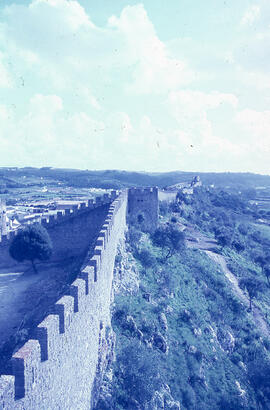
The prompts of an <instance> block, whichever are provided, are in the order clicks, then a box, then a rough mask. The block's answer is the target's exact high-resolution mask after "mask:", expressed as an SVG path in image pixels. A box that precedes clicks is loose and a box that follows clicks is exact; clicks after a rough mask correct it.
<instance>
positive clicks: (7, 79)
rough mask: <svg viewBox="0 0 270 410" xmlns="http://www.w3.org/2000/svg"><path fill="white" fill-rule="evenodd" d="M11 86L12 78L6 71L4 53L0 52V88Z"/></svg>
mask: <svg viewBox="0 0 270 410" xmlns="http://www.w3.org/2000/svg"><path fill="white" fill-rule="evenodd" d="M11 87H12V78H11V75H10V73H9V72H8V70H7V68H6V65H5V62H4V54H3V53H0V88H11Z"/></svg>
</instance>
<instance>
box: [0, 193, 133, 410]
mask: <svg viewBox="0 0 270 410" xmlns="http://www.w3.org/2000/svg"><path fill="white" fill-rule="evenodd" d="M112 199H114V201H113V202H112V203H111V205H110V206H109V209H108V212H107V217H106V219H105V221H104V223H103V225H102V227H101V229H100V231H99V234H98V237H97V239H96V242H95V247H94V251H92V252H91V254H88V255H87V256H86V258H85V262H84V265H83V268H82V270H81V272H80V274H79V275H78V278H77V279H76V280H75V281H74V282H73V283H72V284H71V286H70V288H69V292H68V294H67V295H65V296H63V297H61V298H60V299H59V300H58V301H57V302H56V304H55V306H54V308H53V310H52V312H51V313H50V314H49V315H48V316H47V317H46V318H45V319H44V320H43V321H42V322H41V323H40V324H39V325H38V326H37V328H36V330H35V332H34V336H33V337H32V339H30V340H28V341H27V342H26V343H25V345H24V346H23V347H22V348H20V349H19V350H18V351H17V352H16V353H15V354H13V356H12V368H13V372H12V373H13V374H12V375H2V376H1V377H0V409H25V408H27V409H28V410H31V409H33V410H34V409H37V408H40V409H41V408H46V409H56V408H58V409H89V408H90V406H91V401H92V400H93V399H92V389H93V385H94V380H95V377H96V375H95V370H96V367H97V366H98V361H99V354H100V349H101V346H103V347H102V348H103V349H104V348H106V346H105V345H106V343H107V342H108V340H109V337H108V329H109V328H110V303H111V286H112V277H113V266H114V258H115V255H116V249H117V243H118V241H119V237H121V236H123V235H124V230H125V226H126V225H125V223H126V205H127V194H126V192H123V193H121V195H120V196H118V197H117V198H116V192H115V191H114V192H113V194H112V196H111V197H109V196H108V195H105V196H103V198H101V199H98V198H97V200H96V202H95V203H93V202H92V201H91V200H90V201H88V204H87V205H86V204H81V205H80V206H79V207H76V208H74V209H73V212H65V213H64V215H62V212H61V215H60V213H58V214H57V216H56V218H54V217H53V218H52V217H49V220H48V221H47V220H46V222H45V221H42V224H43V225H44V226H46V224H48V225H49V226H52V225H54V224H58V223H61V221H62V220H63V219H65V218H72V216H74V215H76V214H78V213H83V212H85V210H86V209H87V208H88V209H90V208H93V209H94V208H95V207H99V206H100V205H101V204H102V205H104V204H105V203H106V204H107V203H109V202H111V201H112ZM10 239H11V238H9V240H10ZM107 348H108V349H109V348H110V347H109V346H107Z"/></svg>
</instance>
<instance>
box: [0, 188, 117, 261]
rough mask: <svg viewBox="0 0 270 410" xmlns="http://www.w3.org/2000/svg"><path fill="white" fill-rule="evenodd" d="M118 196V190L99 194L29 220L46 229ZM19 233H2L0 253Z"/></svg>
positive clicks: (109, 201)
mask: <svg viewBox="0 0 270 410" xmlns="http://www.w3.org/2000/svg"><path fill="white" fill-rule="evenodd" d="M116 197H117V191H111V193H110V194H104V195H102V196H97V197H96V198H95V201H94V200H93V199H89V200H88V201H87V202H81V203H79V204H77V205H74V206H73V207H72V209H69V208H68V209H64V210H63V211H58V212H57V213H56V214H51V215H50V214H49V215H46V216H41V217H37V218H34V219H33V220H31V221H29V224H31V223H41V224H42V225H43V226H44V227H45V228H46V229H50V228H53V227H55V226H56V225H59V224H63V223H66V222H67V221H69V220H71V219H74V218H76V217H78V216H81V215H83V214H85V213H88V212H89V211H91V210H93V209H96V208H99V207H101V206H104V205H106V204H108V203H111V202H112V201H114V200H115V198H116ZM16 234H17V231H10V232H5V233H4V234H2V236H1V235H0V253H1V247H3V246H7V245H8V244H9V243H10V242H11V241H12V239H13V238H14V236H15V235H16Z"/></svg>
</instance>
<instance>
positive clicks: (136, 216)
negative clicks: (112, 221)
mask: <svg viewBox="0 0 270 410" xmlns="http://www.w3.org/2000/svg"><path fill="white" fill-rule="evenodd" d="M127 222H128V223H129V224H131V225H135V226H137V227H140V228H141V229H142V230H143V231H146V232H153V231H155V229H156V228H157V224H158V188H157V187H153V188H130V189H129V190H128V206H127Z"/></svg>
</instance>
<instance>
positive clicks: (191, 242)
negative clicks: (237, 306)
mask: <svg viewBox="0 0 270 410" xmlns="http://www.w3.org/2000/svg"><path fill="white" fill-rule="evenodd" d="M186 237H187V246H188V247H189V248H193V249H194V248H195V249H200V250H203V251H204V252H205V253H206V255H207V256H208V257H209V258H211V259H212V260H213V261H214V262H216V263H217V264H218V265H219V266H220V267H221V269H222V270H223V272H224V274H225V276H226V278H227V279H228V280H229V281H230V283H231V286H232V289H233V291H234V293H235V294H236V295H237V296H238V297H239V299H240V300H241V301H242V302H243V303H244V305H245V306H247V307H249V298H248V297H247V295H246V294H245V293H244V292H243V290H242V289H241V288H240V287H239V283H238V279H237V278H236V276H235V275H234V274H233V273H232V272H231V271H230V270H229V269H228V267H227V263H226V260H225V257H224V256H223V255H220V254H218V253H215V252H214V251H215V249H217V248H218V245H217V243H216V241H215V240H214V239H209V238H207V236H205V235H203V234H202V233H201V232H198V231H196V230H195V229H194V228H193V227H192V226H189V225H188V226H187V227H186ZM250 314H251V315H252V316H253V319H254V321H255V323H256V325H257V327H258V328H259V329H260V331H261V332H262V334H263V335H264V336H266V337H268V338H270V328H269V325H268V323H267V322H266V320H265V317H264V315H263V313H262V312H261V310H260V309H259V307H258V306H256V303H254V302H253V307H252V312H250Z"/></svg>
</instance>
